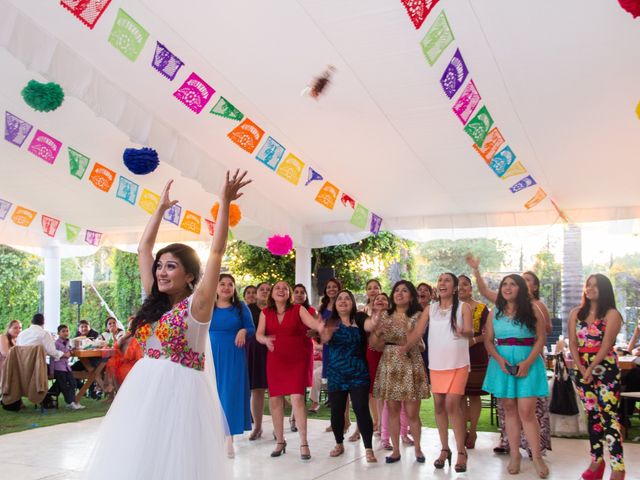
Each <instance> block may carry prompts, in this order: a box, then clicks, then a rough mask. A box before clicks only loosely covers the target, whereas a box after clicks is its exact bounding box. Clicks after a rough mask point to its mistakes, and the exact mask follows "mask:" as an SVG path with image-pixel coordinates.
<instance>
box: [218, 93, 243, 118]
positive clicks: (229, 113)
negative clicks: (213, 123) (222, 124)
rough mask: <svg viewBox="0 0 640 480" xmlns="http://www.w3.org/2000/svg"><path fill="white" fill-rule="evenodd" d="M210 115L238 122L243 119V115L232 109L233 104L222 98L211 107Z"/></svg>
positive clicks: (234, 108)
mask: <svg viewBox="0 0 640 480" xmlns="http://www.w3.org/2000/svg"><path fill="white" fill-rule="evenodd" d="M211 113H213V114H214V115H218V116H219V117H224V118H230V119H231V120H238V121H240V120H242V119H243V118H244V113H242V112H241V111H240V110H238V109H237V108H236V107H234V106H233V104H232V103H231V102H230V101H229V100H227V99H226V98H224V97H220V98H219V99H218V103H216V104H215V105H214V106H213V108H212V109H211Z"/></svg>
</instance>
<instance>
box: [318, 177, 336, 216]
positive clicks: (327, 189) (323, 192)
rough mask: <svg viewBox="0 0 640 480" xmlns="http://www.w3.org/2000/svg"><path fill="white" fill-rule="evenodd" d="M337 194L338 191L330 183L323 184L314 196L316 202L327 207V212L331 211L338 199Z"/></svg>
mask: <svg viewBox="0 0 640 480" xmlns="http://www.w3.org/2000/svg"><path fill="white" fill-rule="evenodd" d="M339 192H340V189H339V188H338V187H336V186H335V185H333V184H332V183H331V182H324V185H322V187H321V188H320V191H319V192H318V194H317V195H316V202H318V203H319V204H320V205H322V206H324V207H327V208H328V209H329V210H333V207H334V205H335V204H336V200H337V199H338V193H339Z"/></svg>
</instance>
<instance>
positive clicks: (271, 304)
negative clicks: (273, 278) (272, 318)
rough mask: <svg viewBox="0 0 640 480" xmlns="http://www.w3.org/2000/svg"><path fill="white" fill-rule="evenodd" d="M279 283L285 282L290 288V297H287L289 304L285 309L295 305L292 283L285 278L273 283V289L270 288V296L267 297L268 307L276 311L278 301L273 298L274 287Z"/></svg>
mask: <svg viewBox="0 0 640 480" xmlns="http://www.w3.org/2000/svg"><path fill="white" fill-rule="evenodd" d="M279 283H284V284H285V285H286V286H287V288H288V289H289V298H287V304H286V305H285V308H284V309H285V310H289V309H290V308H291V307H292V306H293V290H291V285H289V283H288V282H286V281H285V280H278V281H277V282H275V283H274V284H273V285H271V290H269V298H267V308H269V309H271V310H273V311H274V312H277V311H278V309H277V307H276V301H275V300H274V299H273V289H274V288H275V287H276V285H277V284H279Z"/></svg>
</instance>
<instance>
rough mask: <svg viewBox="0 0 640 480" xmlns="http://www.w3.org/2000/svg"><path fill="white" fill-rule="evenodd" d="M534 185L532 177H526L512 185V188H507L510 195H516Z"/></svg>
mask: <svg viewBox="0 0 640 480" xmlns="http://www.w3.org/2000/svg"><path fill="white" fill-rule="evenodd" d="M535 184H536V181H535V180H534V179H533V177H532V176H531V175H527V176H526V177H524V178H522V179H520V180H519V181H518V182H516V183H514V184H513V186H512V187H511V188H509V190H511V193H517V192H519V191H520V190H524V189H525V188H527V187H531V186H532V185H535Z"/></svg>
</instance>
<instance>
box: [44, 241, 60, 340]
mask: <svg viewBox="0 0 640 480" xmlns="http://www.w3.org/2000/svg"><path fill="white" fill-rule="evenodd" d="M43 313H44V328H45V330H48V331H50V332H55V331H56V329H57V328H58V325H60V248H59V247H55V246H49V247H45V249H44V312H43Z"/></svg>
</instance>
